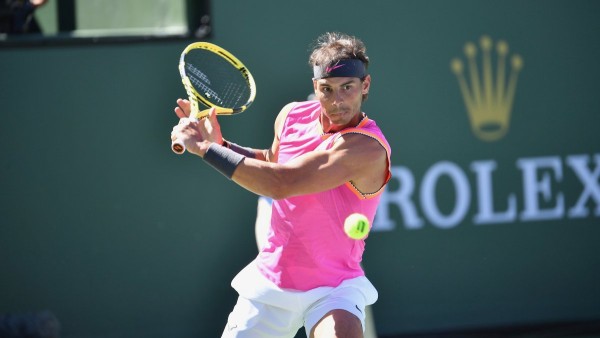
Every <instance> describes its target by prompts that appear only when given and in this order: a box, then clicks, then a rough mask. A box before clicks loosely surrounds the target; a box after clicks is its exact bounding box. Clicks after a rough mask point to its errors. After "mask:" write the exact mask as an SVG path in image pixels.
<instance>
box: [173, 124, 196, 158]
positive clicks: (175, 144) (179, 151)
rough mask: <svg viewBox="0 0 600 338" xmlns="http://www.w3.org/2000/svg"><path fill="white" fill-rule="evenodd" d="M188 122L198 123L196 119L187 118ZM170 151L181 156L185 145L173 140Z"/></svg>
mask: <svg viewBox="0 0 600 338" xmlns="http://www.w3.org/2000/svg"><path fill="white" fill-rule="evenodd" d="M187 119H188V120H189V121H191V122H198V118H197V117H195V116H194V117H192V116H190V117H188V118H187ZM171 150H173V152H174V153H175V154H177V155H181V154H183V153H185V144H183V142H181V141H179V140H175V141H173V142H171Z"/></svg>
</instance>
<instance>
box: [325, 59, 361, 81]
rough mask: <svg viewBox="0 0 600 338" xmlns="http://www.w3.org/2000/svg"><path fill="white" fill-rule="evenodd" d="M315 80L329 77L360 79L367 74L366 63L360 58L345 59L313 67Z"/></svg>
mask: <svg viewBox="0 0 600 338" xmlns="http://www.w3.org/2000/svg"><path fill="white" fill-rule="evenodd" d="M313 73H314V77H313V79H314V80H318V79H324V78H328V77H357V78H359V79H362V78H364V77H365V76H367V70H366V68H365V64H364V63H363V62H362V61H361V60H359V59H343V60H339V61H338V62H334V63H331V64H329V65H327V66H319V65H317V66H314V67H313Z"/></svg>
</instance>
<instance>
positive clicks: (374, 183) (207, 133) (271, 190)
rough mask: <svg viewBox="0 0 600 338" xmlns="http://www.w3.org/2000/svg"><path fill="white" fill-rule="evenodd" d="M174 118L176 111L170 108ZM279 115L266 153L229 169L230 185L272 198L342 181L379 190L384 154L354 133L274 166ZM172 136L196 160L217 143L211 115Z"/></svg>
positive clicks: (281, 116) (218, 135)
mask: <svg viewBox="0 0 600 338" xmlns="http://www.w3.org/2000/svg"><path fill="white" fill-rule="evenodd" d="M286 107H287V106H286ZM176 113H177V115H180V113H181V112H178V111H177V109H176ZM285 116H287V111H286V109H285V108H284V109H282V111H281V112H280V113H279V115H278V117H277V120H276V123H275V137H274V140H273V144H272V146H271V148H270V149H266V150H257V151H256V154H257V156H256V158H245V159H244V160H243V161H242V162H241V163H240V164H239V165H238V166H237V168H236V169H235V172H234V174H233V176H232V177H231V178H232V180H233V181H235V182H236V183H237V184H239V185H240V186H242V187H244V188H245V189H247V190H249V191H252V192H254V193H256V194H259V195H263V196H268V197H272V198H274V199H282V198H286V197H290V196H297V195H302V194H308V193H315V192H320V191H325V190H328V189H332V188H335V187H337V186H340V185H342V184H344V183H346V182H348V181H352V182H353V183H354V184H355V185H356V186H357V187H358V188H359V190H361V191H363V192H375V191H377V190H379V188H381V186H383V184H384V183H385V177H386V174H387V166H388V163H387V154H386V151H385V149H384V148H383V147H382V146H381V145H380V144H379V142H377V141H376V140H374V139H372V138H370V137H368V136H364V135H360V134H346V135H344V136H342V137H340V138H339V139H338V140H337V141H336V143H335V144H334V145H333V147H332V148H331V149H329V150H321V151H313V152H310V153H307V154H304V155H302V156H300V157H298V158H296V159H294V160H292V161H289V162H287V163H285V164H279V163H276V159H277V156H278V148H279V135H280V133H281V127H282V124H283V122H284V120H285ZM180 117H181V116H180ZM173 135H174V137H177V138H180V139H185V143H186V148H187V149H188V151H190V152H192V153H194V154H196V155H198V156H201V157H204V154H205V153H206V150H207V149H208V147H209V146H210V145H211V144H212V143H218V144H221V143H220V142H222V135H221V131H220V127H219V124H218V121H217V116H216V114H214V112H212V113H211V114H209V116H208V118H206V119H203V120H201V121H199V122H186V123H183V124H180V125H178V126H176V127H175V128H174V132H173Z"/></svg>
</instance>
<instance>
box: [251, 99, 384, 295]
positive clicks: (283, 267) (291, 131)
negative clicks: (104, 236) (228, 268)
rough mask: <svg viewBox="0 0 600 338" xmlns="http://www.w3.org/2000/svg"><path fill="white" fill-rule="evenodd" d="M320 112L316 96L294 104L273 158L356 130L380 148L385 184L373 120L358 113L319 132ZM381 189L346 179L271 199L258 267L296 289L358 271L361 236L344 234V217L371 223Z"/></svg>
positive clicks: (332, 282)
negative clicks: (350, 122) (355, 121)
mask: <svg viewBox="0 0 600 338" xmlns="http://www.w3.org/2000/svg"><path fill="white" fill-rule="evenodd" d="M320 113H321V105H320V103H319V102H318V101H307V102H300V103H296V104H295V106H294V107H293V108H292V109H291V110H290V112H289V114H288V115H287V118H286V120H285V122H284V125H283V129H282V132H281V135H280V145H279V155H278V162H279V163H286V162H288V161H290V160H291V159H294V158H296V157H298V156H301V155H303V154H305V153H308V152H311V151H313V150H326V149H329V148H331V147H332V146H333V144H334V142H335V141H336V140H337V139H338V138H339V137H340V136H342V135H344V134H347V133H359V134H363V135H365V136H367V137H371V138H373V139H375V140H377V141H378V142H379V143H380V144H381V145H382V146H383V147H384V148H385V149H386V152H387V155H388V168H387V179H386V183H387V181H388V180H389V178H390V170H389V169H390V168H389V164H390V163H391V162H390V146H389V144H388V143H387V141H386V140H385V137H384V136H383V134H382V132H381V130H380V129H379V127H377V125H376V124H375V121H373V120H369V119H368V118H367V117H366V116H364V118H363V120H362V121H361V122H360V123H359V125H358V126H356V127H355V128H347V129H344V130H342V131H340V132H337V133H333V134H324V133H323V132H322V128H321V123H320V119H319V116H320ZM382 191H383V187H382V188H381V189H380V190H379V191H377V192H374V193H372V194H363V193H361V192H359V191H358V190H357V189H356V188H355V187H354V186H353V185H352V183H351V182H347V183H346V184H344V185H341V186H339V187H337V188H334V189H331V190H327V191H323V192H319V193H315V194H308V195H302V196H295V197H290V198H286V199H282V200H276V201H273V207H272V216H271V228H270V229H269V235H268V243H267V245H265V247H264V248H263V249H262V251H261V252H260V254H259V255H258V258H257V266H258V269H259V270H260V272H261V273H262V274H263V275H264V276H265V277H266V278H267V279H269V280H271V281H272V282H273V283H275V284H276V285H277V286H278V287H280V288H284V289H294V290H301V291H306V290H310V289H314V288H316V287H320V286H333V287H335V286H338V285H339V284H340V283H341V282H343V281H344V280H346V279H350V278H354V277H358V276H363V275H364V271H363V270H362V268H361V266H360V262H361V260H362V254H363V251H364V247H365V241H364V240H353V239H350V238H349V237H348V236H347V235H346V234H345V233H344V220H345V219H346V217H348V215H350V214H352V213H356V212H358V213H362V214H364V215H365V216H367V218H368V219H369V221H370V223H371V224H372V223H373V218H374V217H375V211H376V209H377V205H378V203H379V195H380V193H381V192H382Z"/></svg>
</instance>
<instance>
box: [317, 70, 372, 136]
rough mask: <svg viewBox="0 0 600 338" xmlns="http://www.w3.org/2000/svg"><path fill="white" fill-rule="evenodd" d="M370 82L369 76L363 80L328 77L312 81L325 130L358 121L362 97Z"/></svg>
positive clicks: (351, 124) (340, 127) (336, 129)
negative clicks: (319, 104)
mask: <svg viewBox="0 0 600 338" xmlns="http://www.w3.org/2000/svg"><path fill="white" fill-rule="evenodd" d="M370 83H371V77H370V76H367V77H366V78H365V79H364V81H361V80H360V79H359V78H356V77H330V78H325V79H319V80H314V81H313V85H314V89H315V95H316V97H317V99H318V100H319V101H320V102H321V106H322V112H321V115H322V123H323V129H324V130H325V131H327V132H329V131H338V130H340V129H343V128H346V127H348V126H352V127H353V126H355V125H356V124H357V123H358V121H360V119H361V118H362V117H361V116H360V113H361V104H362V97H363V94H366V93H367V92H368V91H369V85H370Z"/></svg>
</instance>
